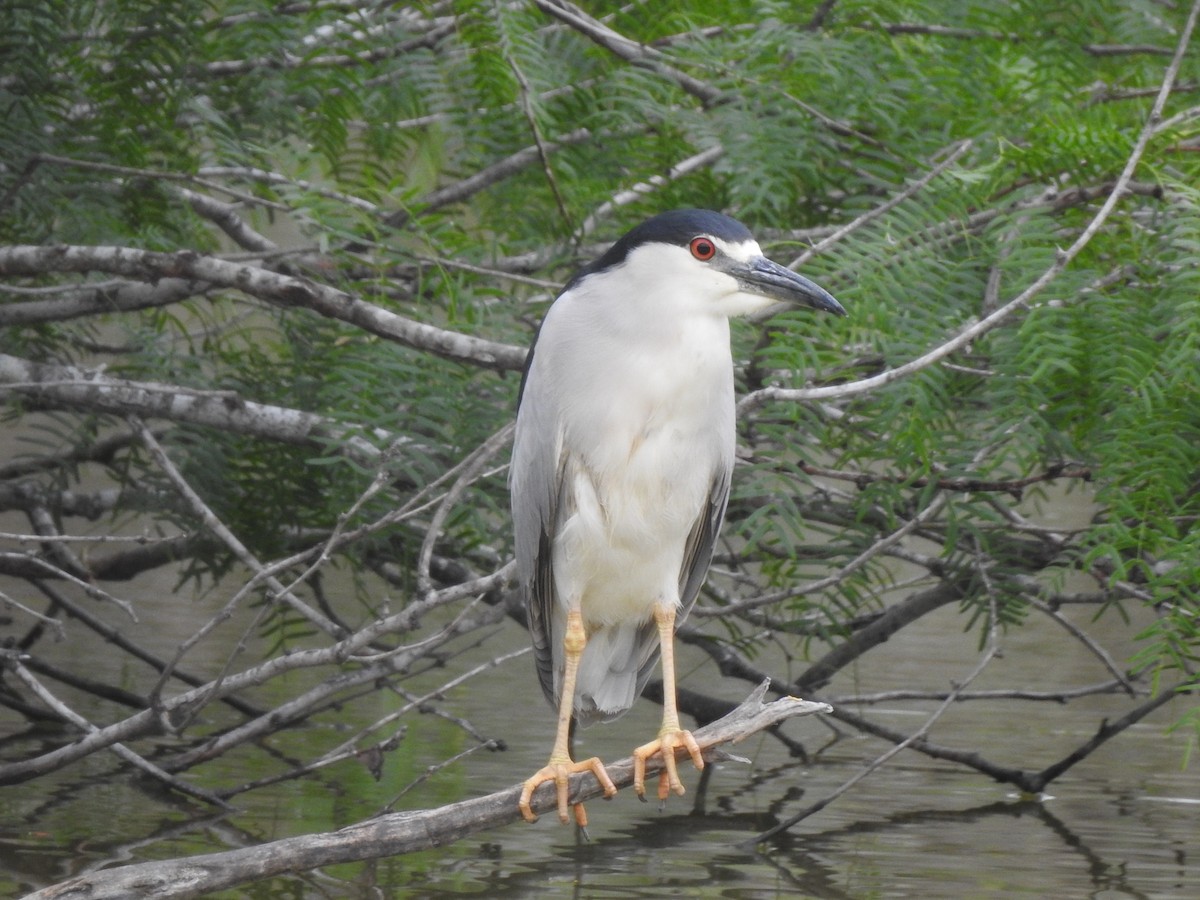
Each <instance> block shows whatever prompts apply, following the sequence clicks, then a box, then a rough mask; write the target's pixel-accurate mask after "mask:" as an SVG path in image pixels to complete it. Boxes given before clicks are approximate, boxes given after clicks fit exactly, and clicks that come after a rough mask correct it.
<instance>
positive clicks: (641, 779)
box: [633, 606, 704, 800]
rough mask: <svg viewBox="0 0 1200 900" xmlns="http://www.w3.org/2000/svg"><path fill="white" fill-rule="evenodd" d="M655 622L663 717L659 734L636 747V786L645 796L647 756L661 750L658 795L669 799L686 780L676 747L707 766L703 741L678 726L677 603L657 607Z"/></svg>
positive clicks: (634, 769)
mask: <svg viewBox="0 0 1200 900" xmlns="http://www.w3.org/2000/svg"><path fill="white" fill-rule="evenodd" d="M654 622H655V624H657V625H658V643H659V646H660V647H661V648H662V672H663V719H662V728H660V729H659V730H658V737H657V738H656V739H655V740H653V741H651V742H650V743H648V744H642V746H640V747H638V748H637V749H636V750H634V751H633V789H634V791H636V792H637V795H638V797H640V798H641V799H643V800H645V799H646V760H647V759H649V758H650V757H651V756H653V755H654V754H655V753H662V757H663V770H662V772H660V773H659V776H658V799H659V800H666V799H667V795H668V793H669V791H672V790H673V791H674V792H675V793H676V794H683V793H684V790H683V782H681V781H680V780H679V771H678V769H677V768H676V766H675V751H676V750H678V749H679V748H681V747H682V748H683V749H685V750H687V752H688V756H690V757H691V758H692V762H693V763H694V764H695V766H696V768H697V769H703V768H704V757H703V756H701V755H700V745H699V744H697V743H696V739H695V738H694V737H692V733H691V732H690V731H684V730H683V729H682V728H680V727H679V709H678V707H677V706H676V701H675V607H674V606H667V607H655V610H654Z"/></svg>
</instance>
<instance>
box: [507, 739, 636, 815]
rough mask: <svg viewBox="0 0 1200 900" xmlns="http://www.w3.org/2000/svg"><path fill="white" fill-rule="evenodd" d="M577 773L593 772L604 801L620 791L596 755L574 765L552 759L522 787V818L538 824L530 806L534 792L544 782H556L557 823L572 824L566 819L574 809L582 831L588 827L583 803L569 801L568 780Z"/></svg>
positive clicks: (519, 804)
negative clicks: (571, 809)
mask: <svg viewBox="0 0 1200 900" xmlns="http://www.w3.org/2000/svg"><path fill="white" fill-rule="evenodd" d="M577 772H591V773H592V774H593V775H594V776H595V777H596V780H597V781H598V782H600V787H602V788H603V789H604V799H605V800H608V799H609V798H610V797H612V796H613V795H614V794H615V793H616V792H617V787H616V785H614V784H613V783H612V779H611V778H609V777H608V772H607V770H605V768H604V763H602V762H600V757H598V756H593V757H592V758H591V759H585V760H582V761H580V762H574V761H572V760H571V759H570V758H569V757H568V758H566V759H563V760H556V759H554V758H553V757H551V759H550V762H548V763H546V765H544V766H542V768H540V769H538V770H537V771H536V772H534V773H533V776H532V777H531V778H529V779H528V780H527V781H526V782H525V784H524V786H523V787H522V788H521V799H520V800H519V801H518V802H517V806H519V807H520V808H521V815H523V816H524V817H525V821H526V822H536V821H537V818H538V817H537V815H536V814H535V813H534V811H533V810H532V809H531V808H530V805H529V804H530V801H531V800H532V799H533V792H534V791H535V790H537V788H538V787H539V786H540V785H542V784H544V783H545V782H547V781H553V782H554V788H555V791H556V793H557V795H558V820H559V821H560V822H562V823H563V824H564V825H566V824H567V823H568V822H569V821H570V818H569V817H568V816H567V807H568V806H573V807H574V811H575V824H576V825H578V826H579V827H580V828H586V827H587V813H586V812H585V811H584V809H583V804H582V803H574V804H572V803H569V802H568V800H567V788H568V780H569V779H570V777H571V776H572V775H574V774H576V773H577Z"/></svg>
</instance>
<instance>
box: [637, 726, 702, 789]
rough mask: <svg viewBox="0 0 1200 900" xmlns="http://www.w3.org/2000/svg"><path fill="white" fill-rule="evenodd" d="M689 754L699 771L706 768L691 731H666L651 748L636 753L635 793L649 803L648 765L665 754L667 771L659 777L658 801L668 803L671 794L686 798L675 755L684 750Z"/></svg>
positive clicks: (653, 742)
mask: <svg viewBox="0 0 1200 900" xmlns="http://www.w3.org/2000/svg"><path fill="white" fill-rule="evenodd" d="M681 747H682V748H683V749H684V750H686V751H687V753H688V756H690V757H691V758H692V763H693V765H695V767H696V768H697V769H703V768H704V757H703V756H702V755H701V753H700V745H699V744H698V743H696V739H695V738H694V737H692V733H691V732H690V731H684V730H682V729H680V730H677V731H666V732H663V733H662V734H661V735H659V736H658V737H657V738H655V739H654V740H652V741H651V742H650V743H648V744H642V746H640V747H638V748H637V749H636V750H634V751H633V790H634V792H635V793H637V795H638V798H639V799H641V800H645V799H646V761H647V760H648V759H649V758H650V757H651V756H653V755H654V754H655V753H661V754H662V758H663V770H662V772H660V773H659V776H658V799H659V800H666V799H667V797H668V795H669V793H670V791H674V792H675V793H676V794H679V795H681V796H682V795H683V794H684V793H685V790H684V787H683V782H682V781H680V780H679V769H678V766H677V765H676V763H675V752H676V751H677V750H679V749H680V748H681Z"/></svg>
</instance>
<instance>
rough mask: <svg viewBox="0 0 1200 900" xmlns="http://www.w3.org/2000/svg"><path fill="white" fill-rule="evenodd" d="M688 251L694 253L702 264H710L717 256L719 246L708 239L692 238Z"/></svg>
mask: <svg viewBox="0 0 1200 900" xmlns="http://www.w3.org/2000/svg"><path fill="white" fill-rule="evenodd" d="M688 249H689V250H691V251H692V256H694V257H696V259H698V260H700V261H701V262H708V260H710V259H712V258H713V257H714V256H716V255H717V245H716V244H714V243H713V242H712V241H711V240H709V239H708V238H706V237H698V238H692V242H691V243H690V244H689V245H688Z"/></svg>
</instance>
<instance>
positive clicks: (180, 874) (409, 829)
mask: <svg viewBox="0 0 1200 900" xmlns="http://www.w3.org/2000/svg"><path fill="white" fill-rule="evenodd" d="M767 687H768V685H767V684H766V683H765V682H764V683H763V684H762V685H760V686H759V687H758V689H756V690H755V691H754V692H753V693H752V694H751V695H750V696H749V697H748V698H747V699H746V701H745V702H744V703H742V704H741V706H739V707H738V708H737V709H735V710H734V711H733V712H732V713H730V714H729V715H728V716H726V717H725V718H723V719H721V720H719V721H717V722H714V723H712V724H711V725H708V726H705V727H704V728H701V729H699V730H697V731H696V732H695V733H694V734H695V738H696V741H697V743H699V745H700V747H701V750H702V751H703V752H704V754H705V757H706V758H707V759H713V758H715V756H714V754H715V752H716V751H717V748H718V747H720V745H722V744H726V743H736V742H737V741H741V740H744V739H745V738H747V737H749V736H751V735H753V734H755V733H756V732H758V731H761V730H763V729H765V728H769V727H771V726H772V725H775V724H778V723H779V722H782V721H784V720H785V719H789V718H793V717H796V716H806V715H812V714H813V713H820V712H829V711H830V707H829V706H828V705H826V704H824V703H810V702H808V701H805V700H798V699H796V698H794V697H787V698H784V699H781V700H776V701H774V702H772V703H767V704H764V703H763V702H762V701H763V697H764V696H765V694H766V691H767ZM607 768H608V773H609V776H610V777H611V778H612V779H613V783H614V784H616V785H618V786H619V787H627V786H628V785H630V784H632V783H633V758H632V757H627V758H625V759H623V760H621V761H619V762H616V763H612V764H610V765H609V766H608V767H607ZM660 768H661V762H658V761H657V758H653V759H651V760H650V762H649V765H648V766H647V774H648V775H650V774H654V773H655V772H657V771H658V770H659V769H660ZM520 793H521V786H520V785H513V786H512V787H509V788H507V789H505V790H502V791H498V792H497V793H494V794H488V795H487V796H484V797H477V798H475V799H473V800H464V801H461V802H459V803H453V804H450V805H448V806H443V807H440V808H438V809H426V810H416V811H412V812H401V813H389V814H386V815H382V816H378V817H376V818H374V819H369V820H367V821H365V822H359V823H357V824H354V825H350V826H348V827H346V828H343V829H341V830H339V831H333V832H325V833H322V834H310V835H302V836H299V837H292V838H284V839H283V840H279V841H273V842H271V843H267V844H261V845H258V846H255V847H246V848H240V849H237V850H228V851H225V852H223V853H209V854H205V855H203V856H193V857H190V858H185V859H179V860H164V861H159V862H150V863H140V864H137V865H132V866H122V867H120V868H116V869H108V870H105V871H100V872H93V873H90V874H88V875H82V876H78V877H75V878H71V879H69V880H67V881H64V882H61V883H59V884H56V885H51V886H50V887H46V888H43V889H42V890H39V891H36V892H34V893H32V894H29V895H28V896H27V897H26V898H25V900H65V898H68V897H83V896H86V897H88V898H89V900H105V898H112V900H116V898H124V897H130V896H143V897H144V896H155V897H162V898H176V900H181V898H188V897H197V896H200V895H201V894H205V893H209V892H212V891H218V890H223V889H227V888H231V887H235V886H237V885H240V884H245V883H247V882H249V881H254V880H257V879H261V878H269V877H271V876H274V875H283V874H286V873H289V872H298V871H304V870H308V869H313V868H318V867H321V866H329V865H336V864H339V863H347V862H355V861H358V860H364V859H376V858H379V857H383V856H394V855H396V854H400V853H410V852H413V851H416V850H428V849H432V848H435V847H443V846H445V845H447V844H450V843H453V842H454V841H457V840H460V839H462V838H464V837H466V836H468V835H470V834H474V833H476V832H479V831H483V830H485V829H489V828H497V827H500V826H502V825H508V824H510V823H512V822H515V821H517V820H518V819H520V818H521V814H520V811H519V810H518V809H517V797H518V796H519V795H520ZM601 793H602V791H601V789H600V785H599V784H598V783H597V782H596V779H595V778H594V777H593V776H592V775H591V773H582V774H578V775H574V776H572V777H571V802H572V803H578V802H582V801H584V800H590V799H592V798H595V797H598V796H600V795H601ZM555 806H556V800H555V796H554V785H553V784H546V785H542V787H540V788H539V789H538V790H537V791H535V792H534V795H533V802H532V807H533V809H534V811H535V812H537V813H544V812H547V811H549V810H552V809H554V808H555Z"/></svg>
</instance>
